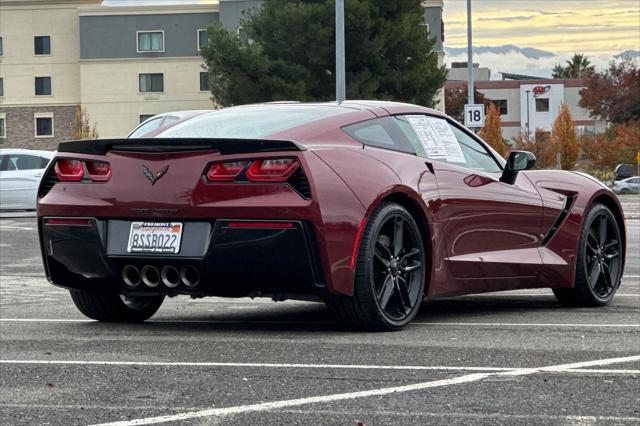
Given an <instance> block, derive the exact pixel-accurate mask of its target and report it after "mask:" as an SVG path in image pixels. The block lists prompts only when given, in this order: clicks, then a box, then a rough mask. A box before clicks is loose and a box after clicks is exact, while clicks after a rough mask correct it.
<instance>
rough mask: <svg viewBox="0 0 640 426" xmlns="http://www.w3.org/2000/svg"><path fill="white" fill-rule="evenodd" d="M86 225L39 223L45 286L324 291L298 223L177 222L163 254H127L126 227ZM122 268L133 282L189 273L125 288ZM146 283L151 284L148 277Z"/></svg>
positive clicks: (309, 237)
mask: <svg viewBox="0 0 640 426" xmlns="http://www.w3.org/2000/svg"><path fill="white" fill-rule="evenodd" d="M87 219H88V220H84V221H82V220H80V221H78V222H77V223H73V224H69V223H66V224H65V223H64V221H57V223H55V224H53V223H48V222H49V219H48V218H46V217H45V218H40V219H39V224H38V226H39V231H40V239H41V246H42V250H43V258H44V263H45V269H46V272H47V277H48V278H49V280H50V281H51V282H52V283H53V284H55V285H58V286H61V287H66V288H70V289H77V290H91V289H94V288H97V287H104V286H106V287H117V288H119V289H120V291H122V292H123V293H125V294H130V295H157V294H163V295H178V294H186V295H191V296H194V297H202V296H227V297H243V296H262V295H265V296H272V297H274V298H277V299H285V298H309V296H311V297H312V298H316V297H321V296H322V295H323V294H324V291H325V287H326V286H325V280H324V278H323V274H322V268H321V267H320V265H319V263H318V256H317V253H316V250H317V245H316V240H315V237H314V235H313V232H312V227H311V226H310V225H309V224H308V223H306V222H305V221H301V220H292V221H265V220H259V221H251V220H243V221H238V220H235V219H234V220H226V219H217V220H215V221H185V222H184V231H183V232H184V234H183V245H182V247H181V249H180V253H178V254H171V255H167V254H154V253H153V254H149V253H147V254H132V253H128V252H127V249H126V245H127V240H128V230H129V224H130V222H129V221H123V220H102V219H97V218H87ZM59 222H63V223H59ZM125 268H128V269H127V270H128V271H131V272H132V274H133V276H134V277H135V273H136V272H135V271H138V272H140V271H142V270H143V269H144V268H146V269H145V271H151V272H153V270H154V269H155V271H157V273H158V274H161V272H162V271H163V270H164V271H165V272H166V271H168V272H171V273H173V274H174V275H173V276H174V277H176V275H175V273H176V271H177V272H178V274H179V273H180V272H183V274H182V275H184V273H185V271H189V272H191V273H192V277H191V278H192V279H190V280H189V279H187V280H185V279H184V278H185V277H184V276H180V279H179V280H173V279H169V280H163V278H165V277H159V282H158V284H157V285H149V283H145V282H144V280H140V282H137V281H138V280H136V279H132V280H128V281H129V283H127V280H126V279H125V278H124V275H126V274H123V270H125ZM171 268H175V269H171ZM196 272H197V273H196ZM194 276H197V280H195V279H193V277H194ZM154 278H155V277H154ZM151 281H152V282H151V284H154V281H155V279H154V280H151ZM165 281H166V282H165ZM174 281H177V284H176V283H175V282H174ZM196 281H197V282H196ZM167 282H168V283H169V284H167ZM132 284H135V285H132ZM174 284H175V285H174ZM194 284H195V285H194Z"/></svg>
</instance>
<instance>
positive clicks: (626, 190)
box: [618, 188, 629, 194]
mask: <svg viewBox="0 0 640 426" xmlns="http://www.w3.org/2000/svg"><path fill="white" fill-rule="evenodd" d="M618 192H619V193H620V194H626V193H627V192H629V190H628V189H627V188H622V189H621V190H620V191H618Z"/></svg>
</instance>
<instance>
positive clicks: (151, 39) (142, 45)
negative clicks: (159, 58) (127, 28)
mask: <svg viewBox="0 0 640 426" xmlns="http://www.w3.org/2000/svg"><path fill="white" fill-rule="evenodd" d="M136 34H137V37H138V53H146V52H164V31H137V32H136Z"/></svg>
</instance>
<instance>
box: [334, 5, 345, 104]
mask: <svg viewBox="0 0 640 426" xmlns="http://www.w3.org/2000/svg"><path fill="white" fill-rule="evenodd" d="M345 62H346V61H345V47H344V0H336V101H338V102H342V101H344V100H346V98H347V82H346V76H345V75H346V70H345V68H346V64H345Z"/></svg>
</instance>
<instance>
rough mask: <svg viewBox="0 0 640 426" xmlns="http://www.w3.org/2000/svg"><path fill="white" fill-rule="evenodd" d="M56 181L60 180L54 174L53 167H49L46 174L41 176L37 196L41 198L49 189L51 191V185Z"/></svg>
mask: <svg viewBox="0 0 640 426" xmlns="http://www.w3.org/2000/svg"><path fill="white" fill-rule="evenodd" d="M58 182H60V180H59V179H58V176H57V175H56V170H55V167H50V168H49V171H48V172H47V174H46V175H44V177H43V178H42V182H40V191H39V192H38V196H39V197H40V198H42V197H44V196H45V195H47V194H48V193H49V191H51V188H53V185H55V184H56V183H58Z"/></svg>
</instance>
